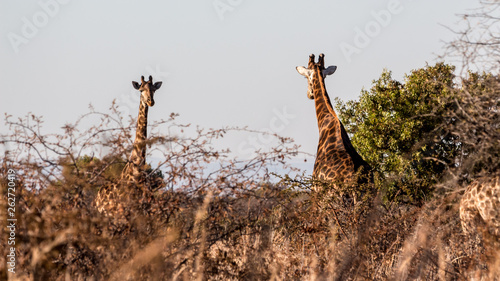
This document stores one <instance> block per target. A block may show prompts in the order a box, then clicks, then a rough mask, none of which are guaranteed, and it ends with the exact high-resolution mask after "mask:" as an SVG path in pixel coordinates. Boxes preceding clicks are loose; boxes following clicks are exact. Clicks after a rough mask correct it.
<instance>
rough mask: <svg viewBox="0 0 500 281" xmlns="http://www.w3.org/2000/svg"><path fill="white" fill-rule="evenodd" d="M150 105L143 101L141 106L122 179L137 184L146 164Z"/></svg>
mask: <svg viewBox="0 0 500 281" xmlns="http://www.w3.org/2000/svg"><path fill="white" fill-rule="evenodd" d="M148 109H149V107H148V105H147V104H146V102H145V101H144V100H143V98H142V95H141V102H140V105H139V116H138V117H137V127H136V130H135V140H134V146H133V150H132V154H131V155H130V158H129V161H128V163H127V166H126V167H125V169H124V170H123V174H122V178H128V179H132V180H134V181H136V182H138V181H140V179H141V177H142V170H143V167H144V164H146V139H147V136H148V132H147V127H148Z"/></svg>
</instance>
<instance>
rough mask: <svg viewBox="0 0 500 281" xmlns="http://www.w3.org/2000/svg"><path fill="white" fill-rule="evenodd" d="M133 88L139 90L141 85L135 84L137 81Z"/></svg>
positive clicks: (133, 82)
mask: <svg viewBox="0 0 500 281" xmlns="http://www.w3.org/2000/svg"><path fill="white" fill-rule="evenodd" d="M132 86H134V88H135V89H136V90H139V88H140V87H141V84H139V83H137V82H135V81H132Z"/></svg>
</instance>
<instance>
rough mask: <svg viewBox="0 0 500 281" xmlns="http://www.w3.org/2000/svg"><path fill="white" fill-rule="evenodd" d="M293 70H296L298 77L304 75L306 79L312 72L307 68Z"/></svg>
mask: <svg viewBox="0 0 500 281" xmlns="http://www.w3.org/2000/svg"><path fill="white" fill-rule="evenodd" d="M295 69H297V72H298V73H299V74H300V75H304V76H305V77H306V78H308V77H309V76H311V72H312V70H310V69H308V68H305V67H303V66H297V67H296V68H295Z"/></svg>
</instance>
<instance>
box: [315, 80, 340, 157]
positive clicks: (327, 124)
mask: <svg viewBox="0 0 500 281" xmlns="http://www.w3.org/2000/svg"><path fill="white" fill-rule="evenodd" d="M315 75H316V76H315V79H314V81H313V92H314V104H315V107H316V118H317V120H318V130H319V145H318V153H319V152H321V151H320V150H322V149H324V148H326V147H327V145H326V144H327V143H336V142H338V141H339V140H341V138H342V135H341V129H343V126H342V124H341V123H340V120H339V119H338V117H337V114H336V113H335V111H334V110H333V106H332V104H331V102H330V97H329V96H328V93H327V91H326V87H325V81H324V78H323V77H322V76H321V74H320V72H319V71H317V72H316V74H315Z"/></svg>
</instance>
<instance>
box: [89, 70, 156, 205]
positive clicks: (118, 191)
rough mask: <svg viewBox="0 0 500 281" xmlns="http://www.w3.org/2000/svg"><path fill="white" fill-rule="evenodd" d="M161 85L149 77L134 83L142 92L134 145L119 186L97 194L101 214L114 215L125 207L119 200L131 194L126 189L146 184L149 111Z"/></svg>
mask: <svg viewBox="0 0 500 281" xmlns="http://www.w3.org/2000/svg"><path fill="white" fill-rule="evenodd" d="M161 84H162V82H161V81H160V82H156V83H153V78H152V77H151V76H149V80H148V81H144V76H141V84H139V83H138V82H135V81H132V85H133V87H134V88H135V89H136V90H139V91H140V92H141V98H140V104H139V116H138V117H137V127H136V131H135V140H134V145H133V149H132V153H131V155H130V158H129V159H128V161H127V164H126V165H125V167H124V168H123V170H122V172H121V175H120V180H119V182H118V184H113V185H112V186H109V187H104V188H101V190H99V193H98V194H97V199H96V202H95V205H96V207H97V210H98V211H99V212H101V213H103V212H104V213H114V212H115V211H117V210H120V209H122V208H123V207H122V206H121V204H119V203H118V202H117V200H119V199H121V197H122V196H123V195H124V192H129V191H128V190H127V191H124V187H130V186H133V185H134V184H135V185H137V184H141V183H144V180H145V178H146V176H145V172H144V169H145V165H146V139H147V126H148V109H149V107H150V106H154V104H155V101H154V93H155V92H156V90H158V89H159V88H160V87H161Z"/></svg>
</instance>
